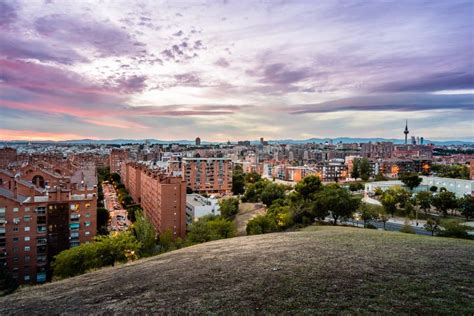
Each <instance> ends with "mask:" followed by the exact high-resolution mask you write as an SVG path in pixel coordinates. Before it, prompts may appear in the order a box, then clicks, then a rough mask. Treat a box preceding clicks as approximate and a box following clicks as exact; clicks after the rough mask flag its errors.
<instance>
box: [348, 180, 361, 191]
mask: <svg viewBox="0 0 474 316" xmlns="http://www.w3.org/2000/svg"><path fill="white" fill-rule="evenodd" d="M363 189H364V185H363V184H362V183H360V182H351V183H349V190H350V191H352V192H355V191H360V190H363Z"/></svg>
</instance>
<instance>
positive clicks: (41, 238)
mask: <svg viewBox="0 0 474 316" xmlns="http://www.w3.org/2000/svg"><path fill="white" fill-rule="evenodd" d="M38 175H39V174H38ZM76 180H77V178H74V177H71V179H70V181H69V182H67V183H65V186H64V187H58V186H57V187H55V188H49V189H45V188H42V187H41V186H38V185H35V184H33V183H32V182H30V181H28V180H25V179H24V178H22V175H21V173H16V174H13V173H10V172H8V171H5V170H0V264H4V265H6V266H7V268H8V270H9V272H10V273H11V274H12V276H13V277H14V278H15V279H17V280H18V282H19V283H20V284H29V283H33V284H34V283H43V282H45V281H46V280H49V279H50V278H51V270H50V263H51V261H52V260H53V258H54V256H55V255H57V254H58V253H60V252H61V251H63V250H65V249H68V248H71V247H75V246H78V245H80V244H81V243H85V242H88V241H91V240H93V238H94V236H95V235H96V231H97V185H92V186H88V185H87V183H93V182H94V181H93V180H91V179H89V180H86V181H83V182H79V183H77V182H75V181H76Z"/></svg>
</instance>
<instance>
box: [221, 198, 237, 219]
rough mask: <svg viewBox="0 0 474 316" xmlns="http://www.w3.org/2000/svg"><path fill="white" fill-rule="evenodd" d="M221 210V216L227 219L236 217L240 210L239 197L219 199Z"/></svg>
mask: <svg viewBox="0 0 474 316" xmlns="http://www.w3.org/2000/svg"><path fill="white" fill-rule="evenodd" d="M219 210H220V212H221V216H222V217H224V218H226V219H230V220H232V219H234V218H235V215H237V213H238V212H239V199H237V198H227V199H222V200H220V201H219Z"/></svg>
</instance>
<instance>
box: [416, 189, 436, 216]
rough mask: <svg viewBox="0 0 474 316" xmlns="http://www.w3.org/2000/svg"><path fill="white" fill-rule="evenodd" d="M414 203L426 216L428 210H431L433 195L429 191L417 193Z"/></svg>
mask: <svg viewBox="0 0 474 316" xmlns="http://www.w3.org/2000/svg"><path fill="white" fill-rule="evenodd" d="M415 201H416V204H417V205H418V206H419V207H420V209H422V210H423V212H425V214H428V212H429V210H430V209H431V203H432V201H433V194H432V193H431V192H430V191H421V192H418V193H417V194H416V196H415Z"/></svg>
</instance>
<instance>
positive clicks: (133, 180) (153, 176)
mask: <svg viewBox="0 0 474 316" xmlns="http://www.w3.org/2000/svg"><path fill="white" fill-rule="evenodd" d="M122 179H123V184H124V185H125V187H126V188H127V190H129V192H130V194H131V195H132V190H133V191H134V193H133V194H134V195H135V197H134V196H133V195H132V197H133V199H134V201H135V202H137V203H140V206H141V207H142V209H143V211H144V213H145V216H146V217H147V218H148V219H149V220H150V221H151V222H152V224H153V226H155V228H156V230H157V231H158V233H162V232H164V231H165V230H168V229H169V230H171V232H172V233H173V236H175V237H181V238H183V237H184V236H185V235H186V182H185V181H184V180H183V179H182V177H180V176H173V175H170V174H167V173H165V172H164V171H163V170H161V169H153V168H152V167H150V166H147V165H145V164H140V163H134V162H128V163H126V165H125V166H122ZM137 194H138V195H137ZM138 201H139V202H138Z"/></svg>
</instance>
